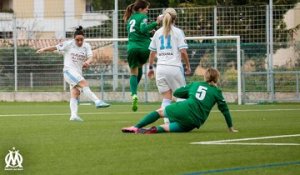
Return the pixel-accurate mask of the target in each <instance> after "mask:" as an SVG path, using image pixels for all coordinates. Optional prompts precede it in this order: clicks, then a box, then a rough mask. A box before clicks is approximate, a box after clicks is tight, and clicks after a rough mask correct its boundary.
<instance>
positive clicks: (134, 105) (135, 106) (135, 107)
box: [132, 94, 138, 112]
mask: <svg viewBox="0 0 300 175" xmlns="http://www.w3.org/2000/svg"><path fill="white" fill-rule="evenodd" d="M137 110H138V96H137V95H136V94H134V95H133V96H132V111H133V112H136V111H137Z"/></svg>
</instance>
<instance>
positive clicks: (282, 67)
mask: <svg viewBox="0 0 300 175" xmlns="http://www.w3.org/2000/svg"><path fill="white" fill-rule="evenodd" d="M163 10H164V9H150V10H149V14H148V16H149V21H154V20H156V17H157V16H158V15H159V14H161V13H162V12H163ZM269 10H270V8H269V7H268V6H255V7H254V6H237V7H217V6H211V7H195V8H178V9H176V11H177V13H178V19H177V20H176V25H177V26H178V27H180V28H181V29H183V30H184V32H185V34H186V36H228V35H232V36H233V35H238V36H240V37H241V49H242V52H241V58H242V60H241V61H242V75H243V77H242V80H243V83H242V85H243V102H245V103H248V102H249V103H252V102H266V101H270V102H273V101H299V100H300V98H299V71H300V32H299V30H296V29H297V27H296V26H297V25H299V23H300V22H299V21H297V19H296V17H297V15H298V16H299V14H300V6H299V5H298V6H295V7H294V6H273V26H270V21H269V19H270V16H269V14H270V13H269ZM61 11H62V10H60V9H57V12H55V13H50V12H49V13H43V14H42V13H34V14H33V13H29V12H28V13H18V14H14V13H0V30H1V32H0V92H1V91H2V92H12V91H21V92H22V91H26V92H28V91H29V92H38V91H40V92H58V91H59V92H61V91H68V90H69V88H68V87H67V86H66V84H65V83H64V81H63V75H62V68H63V57H62V55H61V54H60V53H57V52H53V53H46V54H36V53H35V52H36V50H37V49H39V48H42V47H47V46H51V45H56V44H58V43H59V42H62V41H64V40H66V39H71V38H72V37H73V32H74V29H75V28H76V27H77V26H78V25H82V26H83V27H84V31H85V37H86V38H113V33H114V32H115V33H117V36H118V38H126V37H127V32H126V25H125V24H124V22H123V20H122V17H123V14H124V11H122V10H120V11H118V13H114V11H111V10H106V11H99V12H82V13H79V12H61ZM114 15H117V18H116V19H117V20H115V21H114V20H113V19H114ZM114 24H117V25H116V26H117V28H116V27H113V26H114ZM271 28H272V29H273V35H272V37H273V43H270V29H271ZM298 28H299V27H298ZM90 43H91V45H92V48H93V52H94V57H95V59H96V60H97V63H96V64H95V65H93V66H92V67H91V68H90V69H88V70H85V75H86V78H87V79H88V80H89V81H90V83H91V86H92V88H93V89H94V90H95V91H98V92H100V94H102V95H103V97H104V98H108V97H106V96H105V94H108V93H117V92H118V93H120V94H121V96H120V98H119V99H116V100H117V101H124V99H126V98H127V96H128V95H127V94H126V92H129V83H128V82H129V80H128V78H129V68H128V65H127V62H126V56H127V53H126V47H127V42H124V41H119V42H112V41H105V42H104V41H102V42H96V41H94V42H90ZM270 45H272V47H273V50H274V52H273V53H272V54H271V53H270ZM189 47H190V48H189V50H188V53H189V57H190V61H191V65H192V72H193V76H191V77H188V78H187V81H188V82H190V81H197V80H202V79H203V78H202V74H203V70H204V68H206V67H209V66H215V67H217V68H218V69H219V70H220V71H221V72H222V81H221V82H220V84H221V87H222V88H223V89H224V91H225V92H236V88H237V87H236V81H237V66H236V65H237V62H236V57H237V56H236V53H235V50H234V49H233V48H235V47H236V46H235V43H234V42H233V41H225V40H201V41H197V42H195V41H189ZM116 57H117V59H116ZM215 60H217V61H215ZM270 60H271V61H272V64H269V63H270ZM145 71H146V70H145ZM270 75H272V76H270ZM114 79H117V82H114V81H113V80H114ZM139 91H141V92H145V93H146V92H157V90H156V86H155V81H154V80H148V79H146V77H144V78H143V81H142V82H141V86H140V87H139ZM127 99H128V98H127ZM146 100H147V98H146V95H145V101H146Z"/></svg>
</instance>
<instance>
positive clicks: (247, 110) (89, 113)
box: [0, 109, 300, 117]
mask: <svg viewBox="0 0 300 175" xmlns="http://www.w3.org/2000/svg"><path fill="white" fill-rule="evenodd" d="M230 111H231V112H272V111H300V109H245V110H243V109H236V110H230ZM211 112H212V113H215V112H219V111H218V110H213V111H211ZM146 113H148V112H134V113H133V112H130V111H128V112H86V113H79V114H82V115H95V114H98V115H102V114H103V115H115V114H116V115H117V114H146ZM64 115H70V113H52V114H51V113H47V114H0V117H23V116H64Z"/></svg>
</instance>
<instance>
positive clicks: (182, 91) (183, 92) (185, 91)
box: [173, 83, 192, 99]
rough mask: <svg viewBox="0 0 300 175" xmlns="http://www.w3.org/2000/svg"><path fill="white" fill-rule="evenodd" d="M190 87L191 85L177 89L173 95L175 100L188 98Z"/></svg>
mask: <svg viewBox="0 0 300 175" xmlns="http://www.w3.org/2000/svg"><path fill="white" fill-rule="evenodd" d="M191 86H192V83H190V84H188V85H186V86H183V87H180V88H178V89H176V90H175V92H174V93H173V95H174V96H175V97H177V98H185V99H187V98H189V90H190V87H191Z"/></svg>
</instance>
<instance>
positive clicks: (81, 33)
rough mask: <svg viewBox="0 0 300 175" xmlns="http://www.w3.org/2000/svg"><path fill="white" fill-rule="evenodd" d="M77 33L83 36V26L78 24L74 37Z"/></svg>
mask: <svg viewBox="0 0 300 175" xmlns="http://www.w3.org/2000/svg"><path fill="white" fill-rule="evenodd" d="M77 35H82V36H84V33H83V28H82V26H78V27H77V28H76V30H75V32H74V38H75V37H76V36H77Z"/></svg>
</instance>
